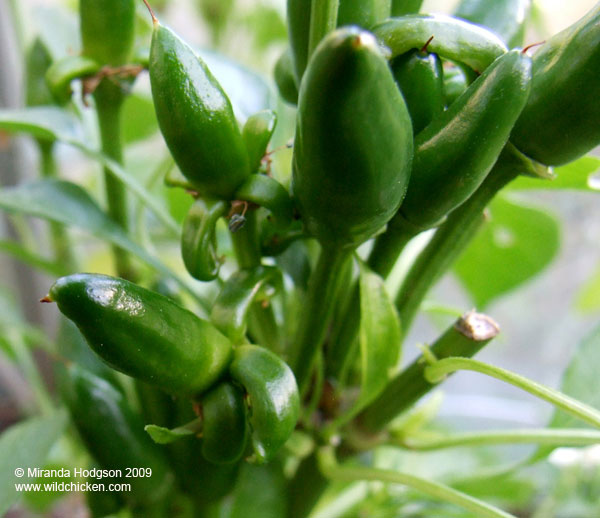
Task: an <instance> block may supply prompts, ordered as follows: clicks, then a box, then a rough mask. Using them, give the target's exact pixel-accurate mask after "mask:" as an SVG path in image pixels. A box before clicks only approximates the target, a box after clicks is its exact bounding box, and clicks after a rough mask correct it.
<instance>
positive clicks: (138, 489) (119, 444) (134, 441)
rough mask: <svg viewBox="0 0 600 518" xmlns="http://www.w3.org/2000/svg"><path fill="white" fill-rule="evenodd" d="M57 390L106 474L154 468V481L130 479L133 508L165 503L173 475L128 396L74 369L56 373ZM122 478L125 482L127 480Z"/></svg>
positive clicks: (87, 373) (77, 367)
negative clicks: (128, 401) (129, 469)
mask: <svg viewBox="0 0 600 518" xmlns="http://www.w3.org/2000/svg"><path fill="white" fill-rule="evenodd" d="M58 377H59V386H60V389H61V392H62V394H63V400H64V401H65V403H66V405H67V407H68V408H69V411H70V413H71V418H72V420H73V423H74V424H75V426H76V428H77V431H78V432H79V435H80V436H81V438H82V440H83V442H84V443H85V445H86V447H87V449H88V451H89V452H90V453H91V454H92V456H93V457H94V458H95V459H96V461H97V462H98V463H99V464H100V465H101V466H102V467H103V468H105V469H121V470H122V472H123V474H125V471H126V470H127V468H150V469H151V470H152V476H149V477H136V478H131V479H127V481H128V482H130V483H131V486H132V487H131V489H132V490H131V492H130V493H129V492H128V493H123V495H124V496H125V497H126V498H127V499H129V500H132V501H133V502H134V503H144V504H146V503H148V502H156V501H158V500H160V499H162V498H164V497H165V496H166V495H167V493H168V491H169V490H170V486H171V484H172V476H171V473H170V470H169V467H168V464H167V462H166V459H164V458H163V454H162V451H161V450H160V448H159V447H158V446H157V445H156V444H154V443H153V442H152V440H151V439H150V437H149V436H148V435H147V434H146V433H145V432H144V424H143V423H142V421H141V420H140V418H139V416H138V415H136V414H134V413H133V411H132V410H131V408H130V407H129V405H128V404H127V401H126V400H125V396H124V395H123V394H122V393H121V392H119V391H118V390H116V389H115V388H114V387H113V386H112V385H111V384H110V383H108V382H107V381H104V380H103V379H101V378H98V377H97V376H94V375H93V374H91V373H90V372H87V371H86V370H84V369H82V368H81V367H79V366H77V365H75V364H71V365H69V366H67V367H63V368H62V369H61V370H59V371H58ZM124 480H125V479H123V480H122V481H124Z"/></svg>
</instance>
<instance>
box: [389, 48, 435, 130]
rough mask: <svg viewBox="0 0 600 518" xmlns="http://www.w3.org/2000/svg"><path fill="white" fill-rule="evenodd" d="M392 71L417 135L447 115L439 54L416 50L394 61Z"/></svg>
mask: <svg viewBox="0 0 600 518" xmlns="http://www.w3.org/2000/svg"><path fill="white" fill-rule="evenodd" d="M391 67H392V72H393V74H394V79H395V80H396V83H397V84H398V87H399V88H400V91H401V92H402V95H403V97H404V101H405V102H406V107H407V108H408V112H409V113H410V118H411V119H412V125H413V132H414V134H415V135H416V134H417V133H420V132H421V130H422V129H424V128H425V126H427V125H428V124H429V123H430V122H431V121H432V120H433V119H434V118H436V117H438V116H439V115H441V113H442V112H443V111H444V80H443V72H442V62H441V60H440V59H439V58H438V57H437V55H435V54H430V53H429V52H426V51H420V50H413V51H410V52H408V53H406V54H404V55H402V56H398V57H397V58H396V59H394V60H393V61H392V62H391Z"/></svg>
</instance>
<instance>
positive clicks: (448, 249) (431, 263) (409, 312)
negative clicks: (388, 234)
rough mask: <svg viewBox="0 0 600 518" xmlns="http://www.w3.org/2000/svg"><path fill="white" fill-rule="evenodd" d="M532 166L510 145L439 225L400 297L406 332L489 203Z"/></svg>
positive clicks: (472, 234) (411, 270)
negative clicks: (476, 187) (487, 172)
mask: <svg viewBox="0 0 600 518" xmlns="http://www.w3.org/2000/svg"><path fill="white" fill-rule="evenodd" d="M532 168H533V166H532V165H531V161H529V160H528V159H527V158H526V157H524V156H523V155H521V154H520V153H518V152H517V151H516V150H514V149H513V148H512V146H507V147H506V148H505V149H504V150H503V152H502V154H501V155H500V158H499V159H498V161H497V162H496V165H495V166H494V167H493V169H492V170H491V171H490V173H489V175H488V176H487V178H486V179H485V180H484V182H483V183H482V184H481V186H480V187H479V189H477V191H475V193H474V194H473V195H472V196H471V197H470V198H469V199H468V200H467V201H466V202H465V203H463V204H462V205H461V206H460V207H458V208H457V209H456V210H455V211H454V212H452V213H451V214H450V215H449V216H448V218H447V220H446V221H445V222H444V223H443V224H442V225H441V226H440V227H439V228H438V230H437V231H436V233H435V235H434V236H433V238H432V239H431V241H430V242H429V243H428V244H427V246H426V247H425V249H424V250H423V252H422V253H421V254H420V255H419V257H418V258H417V260H416V261H415V263H414V264H413V265H412V267H411V269H410V270H409V272H408V274H407V276H406V278H405V279H404V282H403V284H402V286H401V288H400V291H399V292H398V295H397V297H396V307H397V308H398V313H399V314H400V321H401V322H402V329H403V330H404V333H405V335H406V333H407V331H408V330H409V328H410V326H411V324H412V321H413V319H414V317H415V315H416V313H417V311H418V309H419V307H420V305H421V302H422V301H423V299H424V297H425V295H426V294H427V292H428V291H429V289H430V288H431V287H432V286H433V285H434V284H435V283H436V282H437V281H438V280H439V278H440V277H441V276H442V274H443V273H445V272H446V270H448V268H450V267H451V266H452V264H453V263H454V261H455V260H456V259H457V258H458V256H459V255H460V253H461V252H462V251H463V250H464V249H465V248H466V247H467V245H468V244H469V243H470V242H471V240H472V239H473V237H475V235H476V233H477V230H478V229H479V227H480V225H481V224H482V223H483V221H484V217H483V211H484V209H485V207H486V206H487V204H488V203H489V202H490V201H491V200H492V199H493V198H494V196H495V195H496V194H497V193H498V191H500V189H502V188H503V187H504V186H505V185H506V184H507V183H509V182H510V181H512V180H513V179H514V178H516V177H517V176H518V175H519V174H520V173H523V172H529V171H531V170H532Z"/></svg>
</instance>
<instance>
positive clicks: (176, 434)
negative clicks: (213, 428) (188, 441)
mask: <svg viewBox="0 0 600 518" xmlns="http://www.w3.org/2000/svg"><path fill="white" fill-rule="evenodd" d="M144 430H146V432H147V433H148V435H149V436H150V438H151V439H152V440H153V441H154V442H155V443H156V444H170V443H172V442H175V441H178V440H179V439H183V438H184V437H189V436H190V435H198V434H199V433H200V432H201V431H202V419H201V418H200V417H199V418H198V419H194V420H193V421H190V422H189V423H187V424H184V425H183V426H178V427H177V428H173V429H169V428H165V427H164V426H158V425H155V424H149V425H146V426H144Z"/></svg>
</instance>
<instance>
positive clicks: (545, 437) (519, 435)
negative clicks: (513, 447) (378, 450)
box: [387, 428, 600, 451]
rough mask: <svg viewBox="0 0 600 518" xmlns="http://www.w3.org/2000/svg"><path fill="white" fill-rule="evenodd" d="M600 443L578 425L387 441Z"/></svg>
mask: <svg viewBox="0 0 600 518" xmlns="http://www.w3.org/2000/svg"><path fill="white" fill-rule="evenodd" d="M599 443H600V432H596V431H594V430H580V429H577V428H556V429H551V428H547V429H545V428H542V429H539V430H528V429H525V430H490V431H485V432H469V433H457V434H453V435H439V436H437V434H436V436H435V437H427V436H423V437H419V436H415V437H406V438H398V439H391V440H390V441H387V444H391V445H394V446H400V447H402V448H407V449H409V450H423V451H429V450H441V449H443V448H455V447H457V446H490V445H496V444H546V445H550V446H587V445H590V444H599Z"/></svg>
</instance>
